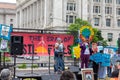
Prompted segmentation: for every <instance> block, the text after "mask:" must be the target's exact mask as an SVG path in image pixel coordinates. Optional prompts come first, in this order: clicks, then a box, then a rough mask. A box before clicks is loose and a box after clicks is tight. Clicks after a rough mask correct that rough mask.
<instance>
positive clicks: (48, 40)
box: [12, 32, 74, 56]
mask: <svg viewBox="0 0 120 80" xmlns="http://www.w3.org/2000/svg"><path fill="white" fill-rule="evenodd" d="M13 35H16V36H17V35H18V36H23V43H24V52H25V53H26V54H28V53H29V45H30V44H34V52H35V53H36V54H37V55H39V56H47V55H48V46H49V47H50V48H51V52H50V53H51V56H53V55H54V45H55V43H56V39H57V38H58V37H59V38H61V39H62V41H63V44H64V46H65V50H64V52H65V53H67V54H66V55H67V56H69V55H70V49H69V47H70V46H71V45H73V41H74V37H73V36H72V35H68V34H40V33H23V32H13V33H12V36H13Z"/></svg>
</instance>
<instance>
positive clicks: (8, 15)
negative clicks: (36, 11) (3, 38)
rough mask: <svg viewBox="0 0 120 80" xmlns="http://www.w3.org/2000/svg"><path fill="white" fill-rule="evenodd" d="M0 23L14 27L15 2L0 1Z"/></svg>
mask: <svg viewBox="0 0 120 80" xmlns="http://www.w3.org/2000/svg"><path fill="white" fill-rule="evenodd" d="M0 24H6V25H8V26H10V25H11V26H13V27H16V4H14V3H4V2H0Z"/></svg>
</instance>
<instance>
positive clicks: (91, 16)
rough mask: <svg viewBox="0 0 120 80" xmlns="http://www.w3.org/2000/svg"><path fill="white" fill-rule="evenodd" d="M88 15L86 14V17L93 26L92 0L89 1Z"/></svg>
mask: <svg viewBox="0 0 120 80" xmlns="http://www.w3.org/2000/svg"><path fill="white" fill-rule="evenodd" d="M89 3H90V4H89V6H88V8H89V15H88V17H89V18H88V19H89V22H90V23H91V24H92V26H94V18H93V0H91V1H89Z"/></svg>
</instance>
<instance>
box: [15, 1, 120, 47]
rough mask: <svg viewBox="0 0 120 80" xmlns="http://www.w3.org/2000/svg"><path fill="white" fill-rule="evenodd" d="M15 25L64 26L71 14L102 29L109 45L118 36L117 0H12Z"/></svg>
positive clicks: (119, 17)
mask: <svg viewBox="0 0 120 80" xmlns="http://www.w3.org/2000/svg"><path fill="white" fill-rule="evenodd" d="M16 1H17V13H16V15H17V27H18V28H35V29H58V30H60V29H62V30H66V29H67V27H68V25H69V24H71V23H73V22H74V20H75V18H82V19H83V20H87V21H89V22H90V23H91V24H92V26H93V27H95V28H98V29H100V30H101V31H102V36H103V37H104V39H105V40H107V41H108V43H109V45H116V41H117V39H118V37H119V36H120V0H16Z"/></svg>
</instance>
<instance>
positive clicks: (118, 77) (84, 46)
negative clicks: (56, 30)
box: [0, 38, 120, 80]
mask: <svg viewBox="0 0 120 80" xmlns="http://www.w3.org/2000/svg"><path fill="white" fill-rule="evenodd" d="M80 48H81V57H80V60H81V67H80V68H81V69H82V68H92V69H93V74H94V80H98V79H103V80H105V78H106V76H108V77H110V80H120V70H119V69H120V59H118V60H117V61H115V59H116V58H118V57H119V58H120V53H119V52H118V50H117V51H116V53H112V52H111V50H110V49H108V53H104V51H103V50H100V51H99V52H98V51H97V49H95V50H93V48H92V47H91V45H90V42H89V40H87V39H86V40H85V41H84V42H82V43H80ZM97 53H100V54H109V55H110V65H109V66H103V65H101V63H96V62H95V61H92V60H90V56H92V55H94V54H97ZM64 70H65V66H64V44H63V43H62V40H61V38H57V42H56V43H55V50H54V72H55V73H56V74H58V73H62V74H61V77H60V80H76V78H75V75H74V74H73V73H72V72H70V71H64ZM0 76H1V80H9V77H10V71H9V70H8V69H3V70H2V71H1V74H0Z"/></svg>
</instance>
